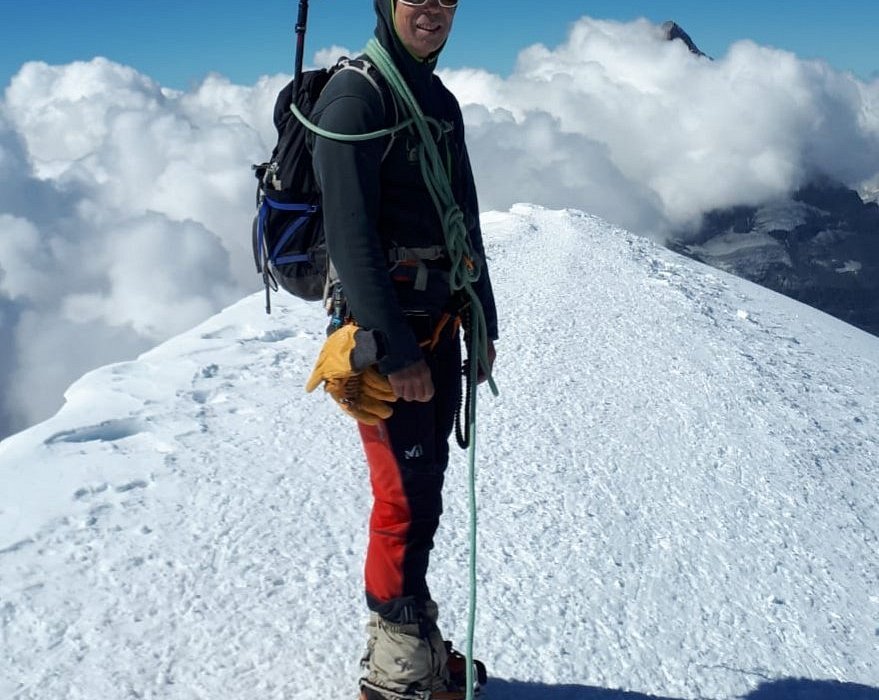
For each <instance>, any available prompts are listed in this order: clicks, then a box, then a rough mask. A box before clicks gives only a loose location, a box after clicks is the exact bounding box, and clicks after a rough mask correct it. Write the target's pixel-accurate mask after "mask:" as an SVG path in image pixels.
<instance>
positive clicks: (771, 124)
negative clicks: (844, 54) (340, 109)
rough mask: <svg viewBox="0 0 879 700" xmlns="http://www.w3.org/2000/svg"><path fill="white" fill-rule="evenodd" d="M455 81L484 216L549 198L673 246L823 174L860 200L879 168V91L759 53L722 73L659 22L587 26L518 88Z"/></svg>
mask: <svg viewBox="0 0 879 700" xmlns="http://www.w3.org/2000/svg"><path fill="white" fill-rule="evenodd" d="M697 43H698V42H697ZM441 75H442V77H443V80H444V81H445V82H446V84H447V85H448V86H449V87H450V88H451V90H452V91H453V92H454V93H455V94H456V95H457V96H458V97H459V100H460V101H461V102H462V104H463V105H465V110H467V111H465V114H469V115H471V117H472V118H471V123H470V124H469V134H470V137H471V139H472V140H473V147H472V150H473V153H471V156H472V160H473V161H474V164H475V165H474V168H475V170H476V172H477V176H478V178H479V184H480V191H481V192H484V193H485V194H486V196H483V199H482V202H481V204H482V206H483V207H484V208H485V207H491V208H500V209H503V208H506V207H507V206H509V204H511V203H513V202H515V201H535V197H534V196H532V195H533V194H534V193H541V194H542V195H543V196H546V197H548V199H551V200H553V205H558V204H561V203H563V202H565V203H567V205H568V206H572V207H577V208H586V209H589V210H590V211H592V212H594V213H597V214H600V215H602V216H604V217H605V218H608V219H610V220H611V221H614V222H615V223H619V224H623V225H626V226H629V227H630V228H633V229H634V230H636V231H638V232H642V233H655V234H658V235H662V234H663V233H665V232H667V231H668V230H670V229H672V228H676V227H679V226H681V225H684V224H687V223H689V222H692V221H694V220H696V219H698V217H699V216H700V215H701V214H702V213H703V212H705V211H706V210H709V209H711V208H715V207H722V206H729V205H732V204H740V203H757V202H760V201H765V200H766V199H769V198H772V197H774V196H778V195H780V194H783V193H786V192H789V191H790V190H791V189H793V188H796V187H797V186H798V185H800V184H802V183H803V182H805V181H807V180H808V179H809V178H811V177H813V176H814V175H816V174H818V173H823V174H826V175H829V176H831V177H834V178H836V179H839V180H841V181H843V182H846V183H848V184H850V185H852V186H857V185H858V184H860V183H862V182H864V181H866V180H868V179H870V178H871V177H874V176H875V175H876V173H877V169H879V166H877V163H879V127H877V119H879V82H873V83H870V84H865V83H862V82H859V81H858V80H856V79H855V78H854V77H853V76H851V75H850V74H846V73H841V72H837V71H834V70H833V69H831V68H830V67H829V66H828V65H827V64H826V63H823V62H820V61H803V60H800V59H798V58H797V57H796V56H795V55H793V54H791V53H788V52H784V51H780V50H776V49H770V48H766V47H762V46H758V45H757V44H754V43H752V42H749V41H743V42H739V43H737V44H735V45H734V46H733V47H732V48H731V49H730V51H729V53H728V54H727V55H726V56H724V57H722V58H720V59H719V60H716V61H710V60H708V59H706V58H700V57H697V56H695V55H693V54H691V53H690V52H689V51H688V50H687V48H686V46H685V45H684V44H683V43H682V42H680V41H674V42H668V41H666V40H665V39H664V38H663V36H662V32H661V30H660V29H659V28H658V27H657V26H655V25H653V24H650V23H649V22H647V21H643V20H642V21H636V22H631V23H627V24H622V23H617V22H608V21H597V20H592V19H589V18H583V19H581V20H580V21H579V22H577V23H576V24H575V25H574V26H573V27H572V30H571V33H570V35H569V37H568V39H567V41H566V42H565V43H564V44H562V45H561V46H559V47H557V48H555V49H549V48H547V47H544V46H541V45H536V46H532V47H530V48H528V49H526V50H524V51H522V53H521V54H520V56H519V60H518V64H517V66H516V69H515V71H514V72H513V74H512V75H511V76H510V77H508V78H501V77H499V76H496V75H491V74H488V73H485V72H483V71H478V70H469V69H468V70H460V71H443V72H442V73H441ZM468 105H470V106H472V107H474V109H469V110H468V109H467V106H468ZM474 115H475V116H474ZM550 162H551V163H552V164H553V167H548V163H550ZM511 163H515V164H516V165H517V168H515V169H514V170H515V172H512V173H511V172H510V171H511V169H512V168H511V167H510V164H511ZM529 169H530V170H531V173H530V174H533V175H537V174H539V175H540V180H539V181H538V180H537V179H536V178H532V177H530V176H529V174H528V173H527V170H529ZM553 173H555V175H554V174H553ZM588 173H592V174H593V175H592V177H589V175H588ZM575 178H582V179H579V180H578V179H575ZM504 181H507V182H508V183H509V186H508V187H505V186H502V185H500V184H499V183H501V182H504ZM487 183H488V184H487Z"/></svg>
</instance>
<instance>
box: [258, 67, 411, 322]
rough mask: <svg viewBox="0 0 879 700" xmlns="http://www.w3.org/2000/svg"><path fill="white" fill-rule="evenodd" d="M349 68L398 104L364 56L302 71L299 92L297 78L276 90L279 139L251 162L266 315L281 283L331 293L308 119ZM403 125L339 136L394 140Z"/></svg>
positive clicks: (313, 294) (321, 295)
mask: <svg viewBox="0 0 879 700" xmlns="http://www.w3.org/2000/svg"><path fill="white" fill-rule="evenodd" d="M346 69H351V70H357V71H359V72H360V73H362V74H363V75H364V76H365V77H366V78H367V80H369V82H370V83H371V84H372V85H373V86H374V87H375V89H376V90H378V91H379V94H380V95H381V96H382V102H383V103H384V104H387V100H388V99H389V98H390V100H391V101H392V102H393V103H394V105H395V108H396V101H395V100H394V98H393V95H392V94H391V93H390V89H389V88H388V86H387V84H386V83H385V81H384V80H383V79H382V80H376V78H375V76H377V75H378V72H377V71H375V70H374V69H373V67H372V65H371V64H370V63H368V62H367V61H365V60H360V59H357V60H352V59H347V58H342V59H340V60H339V62H338V63H336V65H334V66H333V67H331V68H328V69H327V68H321V69H317V70H310V71H305V72H303V73H302V74H301V81H300V83H299V89H298V91H296V80H295V79H294V80H291V81H290V82H289V83H288V84H287V85H286V86H285V87H284V89H283V90H281V92H280V93H278V98H277V100H276V101H275V110H274V122H275V128H276V129H277V131H278V143H277V145H276V146H275V148H274V150H273V151H272V155H271V158H270V160H269V161H267V162H265V163H260V164H259V165H254V166H253V170H254V172H255V175H256V179H257V181H258V184H257V189H256V208H257V211H256V215H255V216H254V219H253V227H252V234H251V239H252V241H251V242H252V246H253V258H254V262H255V263H256V271H257V273H259V274H261V275H262V278H263V283H264V284H265V290H266V313H271V299H270V296H271V291H278V289H279V287H280V288H283V289H284V290H286V291H287V292H289V293H290V294H293V295H294V296H296V297H299V298H300V299H304V300H306V301H318V300H322V299H325V298H326V297H327V295H328V294H329V284H328V279H329V271H330V263H329V259H328V255H327V247H326V239H325V237H324V230H323V215H322V212H321V200H320V192H319V191H318V187H317V182H316V181H315V177H314V172H313V170H312V158H311V150H310V146H309V143H308V141H309V139H308V138H307V136H308V132H309V130H313V129H314V125H311V124H307V123H306V122H307V119H308V118H309V117H310V115H311V112H312V110H313V109H314V106H315V104H316V103H317V100H318V98H319V97H320V94H321V92H322V91H323V89H324V87H326V85H327V83H328V82H329V81H330V78H331V77H332V76H333V75H334V74H335V73H337V72H338V71H340V70H346ZM294 92H296V95H295V96H294ZM294 97H295V106H296V107H297V108H298V110H299V113H300V115H301V117H303V118H304V119H300V116H297V115H296V114H295V113H294V112H293V110H292V106H293V104H294ZM402 126H403V125H398V126H396V127H393V128H392V129H387V130H383V131H380V132H375V133H374V134H366V135H363V136H358V137H356V138H347V139H346V138H344V137H341V136H340V135H335V136H336V137H339V138H340V139H343V140H363V139H364V138H378V137H380V136H386V135H391V137H392V138H393V133H394V132H395V131H397V130H399V128H401V127H402ZM322 133H323V135H325V136H330V137H333V135H332V134H327V133H326V132H322ZM385 153H387V150H386V151H385Z"/></svg>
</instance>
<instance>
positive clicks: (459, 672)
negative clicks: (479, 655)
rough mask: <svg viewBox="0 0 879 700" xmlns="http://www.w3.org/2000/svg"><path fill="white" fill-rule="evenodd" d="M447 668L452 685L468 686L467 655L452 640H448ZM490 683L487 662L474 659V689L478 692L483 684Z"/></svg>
mask: <svg viewBox="0 0 879 700" xmlns="http://www.w3.org/2000/svg"><path fill="white" fill-rule="evenodd" d="M445 644H446V668H447V669H448V674H449V682H450V685H452V686H454V687H456V688H466V687H467V657H466V656H464V654H462V653H461V652H460V651H458V650H457V649H454V648H453V647H452V643H451V642H450V641H448V640H447V641H446V642H445ZM486 683H488V673H487V672H486V670H485V664H484V663H482V662H481V661H480V660H479V659H473V691H474V693H476V694H478V693H479V692H480V691H481V690H482V686H484V685H485V684H486ZM462 697H463V696H462Z"/></svg>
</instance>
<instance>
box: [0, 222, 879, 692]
mask: <svg viewBox="0 0 879 700" xmlns="http://www.w3.org/2000/svg"><path fill="white" fill-rule="evenodd" d="M483 223H484V227H485V230H486V240H487V247H488V253H489V255H490V258H491V270H492V276H493V281H494V285H495V290H496V296H497V299H498V305H499V308H500V315H501V335H502V339H501V341H500V342H499V344H498V351H499V354H498V361H497V366H496V380H497V382H498V385H499V388H500V390H501V395H500V397H499V398H497V399H494V398H492V397H491V396H490V394H489V393H488V392H485V391H483V392H481V394H480V403H479V413H478V420H479V442H478V463H479V473H478V492H479V515H480V520H479V535H480V548H479V582H480V583H479V619H478V628H477V639H476V650H477V655H478V656H480V657H481V658H483V659H484V660H485V661H486V663H487V665H488V667H489V671H490V674H491V675H492V678H493V679H492V681H491V682H490V684H489V686H488V688H487V691H488V693H487V694H488V697H489V698H491V699H492V700H503V699H505V698H512V699H514V700H532V699H533V700H542V699H546V700H574V699H576V700H607V699H609V698H617V697H619V698H626V700H643V699H644V698H646V697H648V696H659V697H661V698H673V699H675V700H677V699H678V698H681V699H683V698H734V697H739V696H748V695H749V694H750V696H751V697H753V698H757V697H760V698H772V699H775V698H781V697H808V698H821V699H822V700H823V699H824V698H829V697H840V698H844V699H846V700H851V699H852V698H858V699H860V698H867V699H869V700H875V698H877V697H879V691H877V690H876V688H879V573H877V572H879V541H877V533H879V486H877V464H879V421H877V416H879V339H877V338H875V337H873V336H870V335H868V334H866V333H863V332H861V331H859V330H857V329H855V328H853V327H851V326H848V325H846V324H844V323H842V322H840V321H838V320H835V319H833V318H831V317H829V316H827V315H824V314H822V313H820V312H817V311H814V310H812V309H810V308H808V307H806V306H803V305H800V304H798V303H796V302H794V301H792V300H790V299H787V298H785V297H782V296H779V295H776V294H774V293H772V292H769V291H767V290H764V289H762V288H760V287H757V286H755V285H752V284H750V283H748V282H745V281H743V280H740V279H737V278H734V277H731V276H729V275H726V274H724V273H722V272H718V271H716V270H712V269H710V268H708V267H705V266H702V265H699V264H698V263H694V262H692V261H690V260H687V259H685V258H682V257H679V256H677V255H675V254H674V253H671V252H669V251H667V250H665V249H662V248H659V247H657V246H655V245H654V244H652V243H650V242H648V241H647V240H645V239H642V238H638V237H635V236H633V235H631V234H628V233H626V232H624V231H621V230H619V229H614V228H612V227H610V226H608V225H607V224H605V223H603V222H602V221H600V220H598V219H595V218H593V217H591V216H587V215H583V214H580V213H577V212H553V211H546V210H543V209H540V208H536V207H531V206H517V207H514V208H513V210H512V211H511V212H509V213H489V214H486V215H484V217H483ZM168 313H169V314H173V313H174V309H173V308H169V309H168ZM323 328H324V318H323V315H322V312H321V310H320V308H319V305H313V304H312V305H308V304H305V303H301V302H298V301H297V300H295V299H292V298H287V299H284V298H282V297H280V296H277V295H276V297H275V309H274V312H273V314H272V315H271V316H266V315H265V313H264V311H263V297H262V295H261V294H259V293H257V294H254V295H253V296H251V297H248V298H246V299H243V300H242V301H241V302H240V303H238V304H236V305H234V306H232V307H231V308H229V309H227V310H226V311H224V312H222V313H220V314H218V315H217V316H215V317H214V318H212V319H210V320H208V321H207V322H205V323H204V324H203V325H201V326H199V327H197V328H195V329H193V330H192V331H190V332H188V333H185V334H183V335H181V336H179V337H177V338H175V339H173V340H171V341H169V342H167V343H164V344H163V345H161V346H159V347H158V348H156V349H155V350H153V351H151V352H148V353H146V354H145V355H143V356H142V357H141V358H140V359H138V360H137V361H135V362H129V363H122V364H118V365H113V366H109V367H105V368H103V369H99V370H97V371H95V372H91V373H90V374H88V375H86V376H85V377H83V378H82V379H81V380H80V381H78V382H77V383H76V384H74V385H73V386H72V387H71V388H70V390H69V391H68V392H67V404H66V406H65V407H64V408H63V409H62V411H61V412H60V413H59V414H58V415H57V416H55V417H54V418H52V419H51V420H48V421H46V422H45V423H42V424H40V425H38V426H36V427H34V428H32V429H30V430H28V431H26V432H24V433H21V434H19V435H17V436H13V437H11V438H9V439H7V440H5V441H4V442H2V443H0V483H2V489H0V697H2V698H15V699H19V698H21V699H24V698H33V699H37V698H39V699H40V700H43V699H46V698H59V699H62V698H63V699H65V700H66V699H69V700H74V699H80V698H81V699H88V700H94V699H102V698H172V699H177V698H179V699H189V698H205V699H207V698H210V699H212V700H213V699H217V698H222V699H228V700H238V699H241V700H244V699H247V700H250V699H251V698H259V699H261V700H263V699H267V698H276V699H280V698H296V699H298V698H309V699H313V700H324V699H330V698H332V699H333V700H336V699H341V698H352V700H353V698H354V697H355V695H356V677H357V659H358V658H359V654H360V651H361V649H362V645H363V641H364V637H363V632H362V625H363V622H364V621H365V614H364V604H363V600H362V592H361V568H362V557H363V552H364V547H365V543H366V535H367V527H366V526H367V518H368V511H369V505H370V502H369V488H368V481H367V475H366V471H365V467H364V464H363V459H362V453H361V448H360V445H359V441H358V439H357V437H356V431H355V429H354V425H353V423H352V422H351V421H350V419H347V418H345V417H344V416H343V415H342V414H341V413H340V412H339V411H338V410H337V409H336V408H335V407H334V405H333V404H332V402H331V401H330V400H329V399H328V398H326V397H325V396H323V395H322V394H321V393H320V392H317V393H315V394H314V395H307V394H305V393H304V391H303V389H302V387H303V384H304V382H305V378H306V377H307V375H308V373H309V371H310V369H311V365H312V363H313V360H314V358H315V356H316V353H317V351H318V348H319V347H320V344H321V341H322V337H323ZM58 352H59V353H63V352H64V349H63V348H59V349H58ZM445 496H446V498H445V503H446V512H445V515H444V516H443V523H442V526H441V529H440V532H439V534H438V539H437V548H436V550H435V552H434V557H433V564H432V567H431V578H430V581H431V584H432V590H433V594H434V597H435V598H437V599H438V600H439V601H440V603H441V606H442V607H441V611H442V612H441V615H442V619H441V622H442V623H443V626H444V630H445V632H446V634H447V636H449V637H451V638H454V639H458V640H459V641H463V637H464V635H465V632H466V605H467V556H468V550H467V541H468V534H467V507H468V505H467V489H466V461H465V455H464V453H463V452H461V451H459V450H455V451H454V453H453V459H452V464H451V466H450V469H449V474H448V479H447V482H446V490H445ZM791 679H798V680H791ZM817 681H821V683H818V682H817ZM616 689H621V690H625V691H629V692H628V693H626V694H623V693H619V694H617V693H613V692H610V691H611V690H616ZM798 693H800V695H797V694H798ZM810 693H811V694H810Z"/></svg>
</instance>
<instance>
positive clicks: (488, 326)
mask: <svg viewBox="0 0 879 700" xmlns="http://www.w3.org/2000/svg"><path fill="white" fill-rule="evenodd" d="M457 5H458V2H457V0H424V1H420V2H419V1H418V0H375V12H376V16H377V26H376V29H375V37H376V40H377V41H378V43H379V44H380V45H381V47H382V48H383V49H384V50H385V51H386V52H387V54H388V55H389V56H390V59H391V60H392V61H393V64H394V66H395V68H396V69H397V71H398V72H399V74H400V76H402V79H403V80H404V81H405V84H406V86H408V89H409V90H410V91H411V93H412V95H414V97H415V99H416V100H417V103H418V105H419V106H420V109H421V111H422V112H423V114H424V117H425V118H426V121H427V123H428V124H429V126H430V135H431V138H432V139H433V142H434V143H435V145H436V149H437V150H438V152H439V154H440V156H441V158H440V159H439V161H440V162H441V164H442V167H441V169H442V170H444V171H445V176H447V177H448V182H449V183H450V184H451V192H452V195H453V198H454V202H453V204H455V205H456V206H455V207H454V209H456V210H458V209H459V210H460V213H461V214H463V224H462V226H463V228H462V230H464V231H466V234H465V236H464V237H465V238H466V239H467V240H466V241H465V242H466V243H467V245H468V248H467V251H468V253H469V255H468V256H465V258H466V259H465V260H464V262H465V263H466V266H467V268H468V270H469V274H470V275H471V279H472V284H471V285H470V286H469V289H470V293H469V294H465V293H463V292H462V291H456V290H455V286H454V284H450V279H453V278H454V276H455V275H456V274H458V273H457V272H456V264H455V256H454V255H452V254H450V252H449V249H448V248H449V246H448V235H447V231H448V226H449V224H448V222H444V221H443V220H442V219H441V216H440V215H439V214H438V205H437V203H436V198H435V196H434V193H433V192H432V191H431V189H430V188H429V185H428V184H427V176H426V175H425V174H424V167H423V166H424V161H425V156H424V153H423V149H422V148H420V146H421V145H422V136H420V135H419V132H417V131H416V130H415V129H414V128H412V127H410V128H408V129H404V130H402V131H399V132H397V133H395V134H394V135H393V136H387V137H385V138H380V139H372V140H366V141H359V142H356V143H351V142H342V141H339V140H335V139H332V138H325V137H320V136H318V137H315V139H314V145H313V158H314V171H315V176H316V178H317V181H318V185H319V188H320V190H321V196H322V202H323V216H324V228H325V233H326V238H327V245H328V250H329V256H330V259H331V261H332V264H333V266H334V268H335V272H336V274H337V277H338V282H337V283H336V284H337V286H336V292H337V297H338V296H339V294H340V293H341V294H343V295H344V300H345V303H346V305H347V306H346V308H347V312H346V314H345V318H346V324H345V325H344V326H343V327H342V328H341V329H340V330H337V331H335V333H333V334H332V335H331V336H330V338H329V339H328V341H327V344H326V345H325V346H324V349H323V351H322V354H321V357H320V358H319V360H318V363H317V367H316V369H315V373H314V374H313V375H312V379H311V380H310V382H309V385H310V386H311V388H313V387H314V386H316V385H317V384H319V383H320V382H321V381H325V382H326V384H325V388H326V390H327V391H328V392H329V393H331V394H333V396H334V398H336V399H337V400H338V401H339V403H340V404H341V405H342V407H343V408H345V409H346V410H347V411H348V412H349V413H351V414H352V415H354V416H355V417H357V418H358V419H359V423H358V425H359V429H360V435H361V438H362V441H363V445H364V449H365V452H366V458H367V462H368V465H369V475H370V481H371V484H372V491H373V496H374V504H373V508H372V514H371V517H370V537H369V545H368V549H367V553H366V566H365V584H366V601H367V605H368V607H369V610H370V618H369V623H368V626H367V632H368V641H367V650H366V654H365V656H364V659H363V667H364V676H363V678H362V679H361V681H360V691H361V699H362V700H405V699H406V698H413V699H415V698H424V697H428V694H429V697H431V698H463V697H464V691H463V689H462V687H461V685H462V681H461V679H460V677H458V678H456V676H455V673H454V671H453V672H452V673H450V671H449V668H448V664H447V651H446V647H445V645H444V642H443V637H442V636H441V634H440V631H439V629H438V627H437V616H438V608H437V604H436V603H435V602H434V601H433V599H432V598H431V594H430V590H429V589H428V585H427V580H426V575H427V569H428V560H429V554H430V550H431V549H432V547H433V537H434V533H435V532H436V530H437V526H438V524H439V517H440V513H441V512H442V496H441V491H442V487H443V478H444V472H445V469H446V466H447V463H448V458H449V445H448V440H449V436H450V434H451V432H452V429H453V425H454V422H455V414H456V410H457V409H458V407H459V405H460V403H461V374H462V353H461V340H460V335H461V334H460V332H459V328H460V327H462V326H461V323H462V320H463V328H464V335H465V337H466V336H467V335H468V333H472V325H468V319H471V324H472V319H473V317H474V316H476V313H475V312H474V308H473V307H474V306H475V305H477V304H478V305H479V306H481V311H480V312H479V315H480V316H481V317H482V319H484V322H483V325H482V333H484V334H486V335H487V337H486V338H485V340H484V344H483V347H484V351H483V358H484V359H483V362H481V363H480V365H479V367H480V370H481V371H480V376H479V379H480V381H482V380H484V379H485V376H486V371H485V370H486V369H487V370H488V372H490V369H491V366H492V365H493V362H494V355H495V351H494V342H493V341H494V340H496V339H497V314H496V310H495V303H494V298H493V295H492V289H491V282H490V280H489V275H488V269H487V266H486V264H485V254H484V249H483V243H482V233H481V231H480V227H479V216H478V214H479V207H478V203H477V198H476V188H475V185H474V181H473V175H472V172H471V168H470V160H469V157H468V154H467V148H466V146H465V143H464V124H463V119H462V116H461V110H460V107H459V105H458V102H457V100H456V99H455V98H454V96H453V95H452V94H451V93H450V92H449V91H448V90H447V89H446V88H445V87H444V86H443V84H442V83H441V81H440V79H439V78H438V77H437V76H436V75H435V74H434V69H435V68H436V63H437V58H438V56H439V54H440V52H441V50H442V49H443V47H444V46H445V44H446V40H447V38H448V36H449V33H450V31H451V29H452V21H453V19H454V17H455V12H456V9H457ZM369 56H370V54H369V52H367V58H366V60H367V61H370V60H371V58H370V57H369ZM379 83H385V84H384V85H380V84H379ZM389 97H390V98H391V99H389ZM405 116H406V115H405V114H404V111H403V110H401V108H400V105H399V101H398V99H397V97H396V96H395V95H394V90H393V89H388V85H387V83H386V81H385V79H384V78H382V76H381V75H379V74H378V73H376V72H374V71H373V70H372V69H369V70H368V71H367V70H362V71H361V70H343V71H339V72H338V73H336V74H335V75H334V76H333V78H332V79H331V80H330V82H329V84H328V85H327V87H326V88H325V89H324V91H323V93H322V95H321V97H320V100H319V101H318V103H317V105H316V107H315V110H314V112H313V113H312V119H313V121H314V122H315V123H316V124H318V125H319V126H320V127H321V128H322V129H325V130H327V131H329V132H334V133H337V134H338V133H341V134H360V133H369V132H375V131H379V130H381V129H385V128H388V127H391V126H394V125H396V124H399V123H400V122H402V121H403V119H404V118H405ZM434 160H437V159H436V158H435V159H434ZM459 257H460V256H459ZM474 271H475V272H474ZM362 331H367V332H369V343H365V342H361V341H363V339H364V337H365V336H364V333H363V332H362ZM360 345H364V346H365V347H364V348H360V347H359V346H360ZM357 349H363V350H364V351H365V352H367V353H375V355H376V357H377V359H378V362H377V363H376V364H375V365H373V366H372V367H370V369H369V370H368V372H367V373H365V374H361V375H359V376H358V377H357V380H358V381H360V382H361V383H360V384H358V385H356V387H355V389H354V390H352V384H351V383H350V382H349V383H347V384H345V383H344V382H341V383H340V382H339V381H338V378H336V379H332V378H331V376H330V375H331V373H330V372H329V371H328V370H327V369H326V368H327V367H328V366H332V365H333V362H334V361H335V359H339V361H340V362H341V363H342V364H344V363H346V362H348V359H349V355H351V353H352V351H354V354H355V355H356V351H357ZM334 353H335V356H334ZM471 359H472V358H471ZM465 366H466V365H465ZM352 372H353V370H352ZM357 387H359V388H357ZM388 414H390V415H388ZM465 578H466V577H465V572H462V582H463V581H464V579H465Z"/></svg>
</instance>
